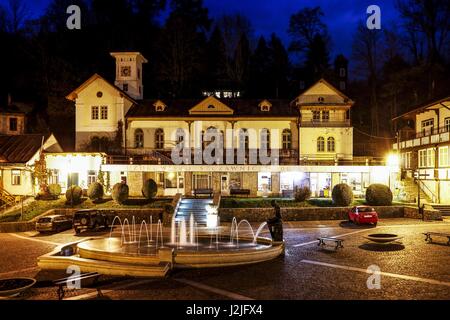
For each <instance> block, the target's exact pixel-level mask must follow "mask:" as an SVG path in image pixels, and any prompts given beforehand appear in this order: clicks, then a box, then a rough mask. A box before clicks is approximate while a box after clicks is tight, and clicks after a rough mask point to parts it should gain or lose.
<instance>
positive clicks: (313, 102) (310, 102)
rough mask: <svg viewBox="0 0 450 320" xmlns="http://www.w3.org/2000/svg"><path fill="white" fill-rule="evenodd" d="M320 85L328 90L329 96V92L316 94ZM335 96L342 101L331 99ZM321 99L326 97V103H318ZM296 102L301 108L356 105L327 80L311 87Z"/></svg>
mask: <svg viewBox="0 0 450 320" xmlns="http://www.w3.org/2000/svg"><path fill="white" fill-rule="evenodd" d="M320 85H324V86H325V87H326V88H327V89H328V94H327V92H321V93H314V89H315V88H316V87H318V86H320ZM333 96H337V97H339V98H340V100H341V101H338V100H336V99H331V97H333ZM319 97H324V98H325V101H324V102H320V101H318V98H319ZM307 98H309V99H307ZM302 100H303V101H302ZM327 100H328V101H327ZM295 102H296V103H297V105H299V106H327V105H333V106H336V105H345V106H351V105H353V104H354V101H353V100H352V99H350V98H349V97H347V96H346V95H345V94H344V93H342V92H341V91H339V90H338V89H336V88H335V87H334V86H333V85H332V84H330V83H329V82H328V81H326V80H325V79H320V80H319V81H317V82H316V83H314V84H313V85H312V86H310V87H309V88H308V89H306V90H305V91H303V92H302V93H301V94H300V95H299V96H298V97H297V98H296V99H295Z"/></svg>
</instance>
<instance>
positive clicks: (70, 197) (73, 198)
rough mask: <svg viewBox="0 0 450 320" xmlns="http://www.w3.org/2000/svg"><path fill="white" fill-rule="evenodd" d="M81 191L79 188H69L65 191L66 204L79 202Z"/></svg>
mask: <svg viewBox="0 0 450 320" xmlns="http://www.w3.org/2000/svg"><path fill="white" fill-rule="evenodd" d="M82 195H83V190H81V188H80V187H79V186H71V187H70V188H68V189H67V191H66V199H67V202H68V203H72V204H77V203H80V202H81V196H82Z"/></svg>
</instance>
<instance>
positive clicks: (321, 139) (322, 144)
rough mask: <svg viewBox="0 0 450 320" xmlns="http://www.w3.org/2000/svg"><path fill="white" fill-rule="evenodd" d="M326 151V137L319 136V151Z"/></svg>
mask: <svg viewBox="0 0 450 320" xmlns="http://www.w3.org/2000/svg"><path fill="white" fill-rule="evenodd" d="M324 151H325V139H324V137H319V138H317V152H324Z"/></svg>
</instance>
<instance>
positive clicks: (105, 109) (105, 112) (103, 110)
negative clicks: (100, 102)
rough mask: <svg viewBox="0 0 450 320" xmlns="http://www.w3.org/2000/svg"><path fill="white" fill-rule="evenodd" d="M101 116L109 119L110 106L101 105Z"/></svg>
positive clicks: (103, 118)
mask: <svg viewBox="0 0 450 320" xmlns="http://www.w3.org/2000/svg"><path fill="white" fill-rule="evenodd" d="M100 116H101V119H102V120H108V106H102V107H101V109H100Z"/></svg>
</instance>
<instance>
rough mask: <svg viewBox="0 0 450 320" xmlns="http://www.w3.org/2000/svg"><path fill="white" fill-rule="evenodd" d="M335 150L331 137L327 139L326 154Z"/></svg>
mask: <svg viewBox="0 0 450 320" xmlns="http://www.w3.org/2000/svg"><path fill="white" fill-rule="evenodd" d="M335 149H336V144H335V140H334V138H333V137H329V138H328V139H327V150H328V152H334V151H335Z"/></svg>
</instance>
